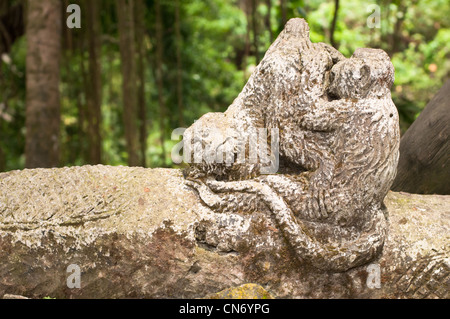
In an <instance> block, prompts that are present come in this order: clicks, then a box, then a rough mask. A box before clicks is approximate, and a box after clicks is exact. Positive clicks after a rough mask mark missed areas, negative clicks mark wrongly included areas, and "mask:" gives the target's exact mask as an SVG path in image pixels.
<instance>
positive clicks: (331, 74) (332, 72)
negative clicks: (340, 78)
mask: <svg viewBox="0 0 450 319" xmlns="http://www.w3.org/2000/svg"><path fill="white" fill-rule="evenodd" d="M335 77H336V74H334V71H331V72H330V82H333V81H334V78H335Z"/></svg>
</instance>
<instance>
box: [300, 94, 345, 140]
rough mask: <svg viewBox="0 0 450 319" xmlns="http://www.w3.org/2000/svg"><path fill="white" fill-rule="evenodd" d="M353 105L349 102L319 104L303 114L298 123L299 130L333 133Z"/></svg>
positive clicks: (337, 101) (335, 101)
mask: <svg viewBox="0 0 450 319" xmlns="http://www.w3.org/2000/svg"><path fill="white" fill-rule="evenodd" d="M353 105H354V102H352V101H351V100H333V101H330V102H325V103H321V104H320V105H318V106H316V107H314V108H312V109H311V110H310V111H308V112H306V113H305V114H303V116H302V117H301V118H300V121H299V125H300V128H302V129H305V130H308V131H319V132H331V131H334V130H336V129H337V128H338V127H339V125H341V124H342V123H343V122H344V121H345V119H346V118H347V116H348V115H349V113H350V111H351V110H352V107H353Z"/></svg>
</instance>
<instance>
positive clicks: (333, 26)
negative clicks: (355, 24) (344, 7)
mask: <svg viewBox="0 0 450 319" xmlns="http://www.w3.org/2000/svg"><path fill="white" fill-rule="evenodd" d="M338 12H339V0H334V15H333V20H332V21H331V27H330V44H331V45H332V46H333V47H334V48H336V49H337V48H338V47H337V43H336V41H335V40H334V31H335V30H336V23H337V18H338Z"/></svg>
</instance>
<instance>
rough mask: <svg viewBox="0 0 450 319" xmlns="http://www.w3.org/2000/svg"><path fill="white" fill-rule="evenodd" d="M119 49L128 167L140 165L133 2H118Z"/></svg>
mask: <svg viewBox="0 0 450 319" xmlns="http://www.w3.org/2000/svg"><path fill="white" fill-rule="evenodd" d="M116 4H117V16H118V26H119V47H120V58H121V70H122V96H123V121H124V129H125V139H126V142H127V152H128V165H130V166H137V165H139V164H140V161H139V154H138V131H137V127H138V125H137V112H136V110H137V103H136V102H137V86H136V82H137V77H136V51H135V37H134V21H133V16H134V14H133V8H134V1H133V0H117V2H116Z"/></svg>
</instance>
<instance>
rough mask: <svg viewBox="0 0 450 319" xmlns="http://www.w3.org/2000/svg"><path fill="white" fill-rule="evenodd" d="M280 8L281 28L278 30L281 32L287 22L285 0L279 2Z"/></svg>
mask: <svg viewBox="0 0 450 319" xmlns="http://www.w3.org/2000/svg"><path fill="white" fill-rule="evenodd" d="M280 6H281V26H280V29H281V30H283V29H284V26H285V25H286V22H287V8H286V0H280Z"/></svg>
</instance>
